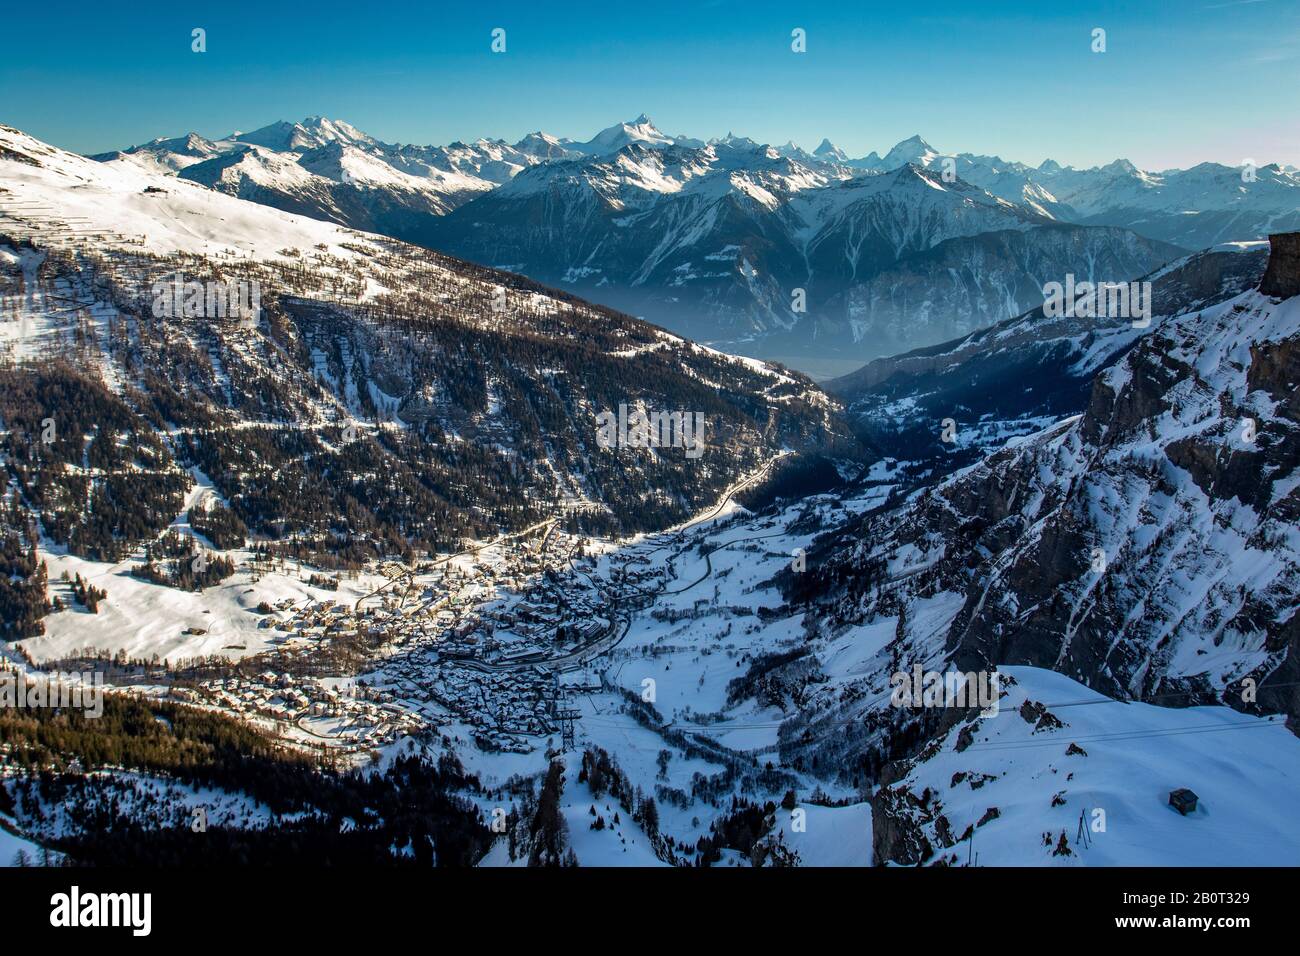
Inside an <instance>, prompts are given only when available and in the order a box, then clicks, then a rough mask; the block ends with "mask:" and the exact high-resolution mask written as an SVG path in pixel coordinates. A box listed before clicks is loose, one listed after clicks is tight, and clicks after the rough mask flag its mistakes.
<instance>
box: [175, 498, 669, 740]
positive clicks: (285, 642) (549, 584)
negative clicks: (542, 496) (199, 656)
mask: <svg viewBox="0 0 1300 956" xmlns="http://www.w3.org/2000/svg"><path fill="white" fill-rule="evenodd" d="M599 550H600V549H599V547H598V546H596V545H593V543H592V542H591V540H590V539H587V538H584V537H578V536H574V535H570V534H567V533H565V532H562V531H560V530H559V529H558V528H557V527H556V526H555V524H554V523H552V522H547V523H546V524H545V525H544V526H542V527H539V528H535V529H529V532H527V533H523V534H520V535H517V536H511V537H508V538H505V539H498V540H497V541H496V542H493V543H491V544H488V545H483V546H480V547H478V548H475V549H474V550H472V551H469V552H465V553H462V554H461V555H455V556H451V557H448V558H443V559H440V560H439V561H436V562H430V563H425V564H423V565H420V566H417V567H414V568H413V567H410V566H407V565H405V564H403V563H401V562H399V561H386V562H384V563H383V564H382V565H381V566H380V569H379V570H380V572H381V575H382V578H381V580H382V583H380V584H379V585H378V586H377V587H375V588H374V589H373V590H372V591H370V592H369V593H366V594H363V595H362V596H360V597H358V598H356V599H354V600H337V599H333V598H325V599H321V600H312V599H308V600H297V601H295V600H294V599H292V598H282V599H280V600H278V601H276V602H274V603H267V602H263V603H262V604H260V605H259V606H258V607H257V608H256V609H249V611H248V612H247V613H253V614H257V615H259V617H260V619H259V620H258V622H257V625H256V627H257V629H258V631H260V632H264V633H265V638H266V643H267V644H268V645H269V647H268V650H266V651H263V652H262V653H259V654H258V655H256V656H255V657H252V658H247V659H245V660H244V661H243V662H242V665H243V666H238V667H234V668H231V669H229V670H232V671H233V673H223V674H221V675H219V676H203V677H198V676H197V674H196V675H195V678H193V679H186V678H185V677H184V676H182V677H180V678H179V679H177V680H175V681H174V683H173V684H172V685H171V686H169V687H167V688H166V690H165V691H164V693H165V695H166V696H170V697H172V698H174V699H178V700H182V701H185V702H187V703H194V704H202V705H206V706H212V707H216V708H219V709H221V710H224V711H228V712H230V713H232V714H235V715H238V716H240V717H243V718H247V719H257V720H261V721H269V722H270V723H271V724H272V725H273V726H275V727H276V729H277V730H279V731H280V732H281V733H282V734H283V735H284V736H285V737H286V738H287V739H289V740H293V741H295V742H298V743H301V744H305V745H309V746H322V747H325V748H330V749H337V750H339V751H341V752H343V753H360V752H367V751H375V750H378V749H380V748H383V747H385V746H387V745H390V744H393V743H395V742H398V741H400V740H401V739H402V738H404V737H408V736H417V737H418V736H419V735H421V733H422V732H427V731H429V730H431V729H432V728H437V727H440V726H444V725H448V724H459V725H463V726H464V727H465V728H468V729H469V732H470V735H471V737H472V739H473V741H474V743H475V744H477V746H478V747H479V749H481V750H484V751H488V752H513V753H530V752H532V751H534V750H536V749H538V748H539V746H540V747H545V746H546V745H547V742H548V741H549V740H550V739H551V738H554V739H555V741H556V742H558V741H559V739H560V735H561V733H562V729H563V728H562V726H561V724H562V719H561V716H560V715H561V714H562V712H563V711H564V710H565V703H564V701H565V696H566V694H569V693H571V692H572V691H573V690H574V689H577V688H584V687H585V688H587V689H593V687H598V686H599V680H600V678H599V676H598V673H597V672H595V671H593V669H592V667H591V666H589V665H590V664H591V662H592V661H593V660H594V659H595V658H598V657H600V656H601V655H603V654H605V653H606V652H608V651H609V650H610V649H612V648H613V647H614V646H615V645H616V644H617V643H618V641H619V640H620V639H621V638H622V636H623V635H624V634H625V633H626V628H627V626H628V622H629V615H630V613H631V612H632V611H634V610H636V609H638V608H641V607H645V606H647V605H648V604H649V603H652V602H653V599H654V598H653V595H654V593H655V592H656V591H657V590H659V589H662V588H663V587H664V586H665V584H666V580H667V575H668V574H669V573H670V572H668V571H667V570H666V566H664V565H659V564H657V565H653V566H652V565H651V561H650V558H649V557H648V556H646V554H643V553H640V551H641V550H643V549H633V550H632V551H630V552H606V553H604V554H600V553H598V552H599ZM314 580H317V581H322V580H328V579H322V578H320V577H316V578H314ZM350 648H357V649H362V648H364V649H365V650H364V657H363V659H361V660H359V661H357V664H358V666H355V667H354V668H350V669H353V670H355V673H352V674H337V673H328V674H326V673H321V672H322V671H326V670H343V669H345V668H331V667H330V666H329V664H330V663H338V662H339V661H342V660H354V661H356V660H357V659H356V658H355V657H353V656H352V655H350V654H349V653H348V650H349V649H350ZM254 662H256V664H257V667H256V668H254V667H252V666H250V665H252V664H253V663H254ZM179 673H180V674H181V675H184V674H185V671H183V670H182V671H180V672H179ZM155 690H156V688H155Z"/></svg>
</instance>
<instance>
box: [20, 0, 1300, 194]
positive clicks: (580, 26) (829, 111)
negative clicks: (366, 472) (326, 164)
mask: <svg viewBox="0 0 1300 956" xmlns="http://www.w3.org/2000/svg"><path fill="white" fill-rule="evenodd" d="M194 27H202V28H204V29H205V30H206V31H207V46H208V49H207V52H206V53H202V54H196V53H193V52H191V50H190V42H191V41H190V31H191V30H192V29H193V28H194ZM496 27H501V28H504V29H505V30H506V52H505V53H504V54H494V53H492V52H491V49H490V44H491V31H492V30H493V29H494V28H496ZM796 27H799V28H802V29H804V30H806V31H807V52H806V53H802V54H796V53H793V52H792V51H791V49H790V43H791V40H790V32H791V30H792V29H794V28H796ZM1095 27H1101V28H1104V29H1105V30H1106V41H1107V50H1106V52H1105V53H1093V52H1092V51H1091V43H1092V37H1091V33H1092V30H1093V28H1095ZM1298 80H1300V0H1235V2H1234V0H1130V2H1094V3H1076V2H1071V0H1056V2H1053V0H1043V2H1028V0H1018V2H1002V3H978V2H975V0H966V2H950V0H928V2H925V3H922V4H915V5H912V4H908V3H906V2H897V0H894V2H890V3H877V2H874V0H857V2H846V3H839V2H822V3H816V4H799V3H790V2H786V3H774V2H765V0H746V2H730V0H713V2H709V0H704V2H696V3H676V2H664V3H657V4H628V3H623V2H617V0H616V2H612V3H611V2H607V3H601V4H597V3H586V2H567V3H565V2H558V0H541V2H537V0H533V2H529V3H493V2H473V3H464V2H461V3H456V4H445V3H440V2H426V3H405V2H385V0H380V2H372V3H363V2H356V0H354V2H350V3H340V2H333V0H318V2H313V3H310V4H292V5H290V4H284V5H283V6H281V5H279V4H276V3H273V2H264V3H257V4H252V3H243V2H236V0H229V2H223V3H211V4H209V3H184V4H180V3H167V4H163V3H151V2H148V0H145V2H137V3H131V2H128V3H105V2H96V3H83V2H81V0H68V2H60V0H56V2H54V3H49V2H45V3H42V2H20V3H14V4H11V5H9V6H8V8H7V9H6V11H5V14H4V21H3V32H0V122H3V123H6V124H9V125H13V126H17V127H19V128H20V129H24V130H26V131H28V132H30V133H32V134H33V135H35V136H38V137H40V138H42V139H45V140H47V141H50V142H52V143H55V144H56V145H59V146H63V147H65V148H69V149H74V150H77V151H80V152H96V151H102V150H107V149H111V148H115V147H119V146H125V145H128V144H132V143H138V142H142V141H145V140H148V139H151V138H153V137H155V136H161V135H167V136H171V135H178V134H181V133H184V132H188V131H190V130H194V131H196V132H199V133H201V134H203V135H205V136H213V137H215V136H220V135H224V134H226V133H229V132H231V131H232V130H235V129H243V130H248V129H253V128H255V127H257V126H262V125H265V124H266V123H269V122H271V121H273V120H276V119H301V118H302V117H304V116H308V115H318V114H319V115H325V116H330V117H336V118H341V119H345V120H347V121H349V122H351V123H353V124H354V125H356V126H358V127H360V128H361V129H363V130H365V131H366V132H369V133H371V134H372V135H374V136H377V137H379V138H380V139H384V140H388V141H392V142H415V143H421V144H424V143H446V142H449V141H451V140H454V139H465V140H470V139H475V138H478V137H479V136H488V137H493V138H495V137H502V138H505V139H507V140H510V141H511V142H513V141H515V140H516V139H518V138H519V137H520V136H522V135H523V134H525V133H527V132H531V131H532V130H535V129H538V128H541V129H545V130H546V131H548V132H551V133H554V134H556V135H560V136H570V137H573V138H575V139H587V138H589V137H590V136H591V135H592V134H594V133H595V132H596V131H597V130H599V129H601V128H603V127H605V126H609V125H611V124H612V123H614V122H616V121H618V120H623V119H630V118H632V117H634V116H636V115H637V114H638V113H642V112H645V113H647V114H649V115H650V117H651V118H652V119H654V121H655V122H656V124H657V125H658V126H659V127H660V128H661V129H663V130H664V131H665V132H667V133H670V134H677V133H686V134H689V135H692V136H698V137H701V138H708V137H711V136H720V135H723V134H725V133H727V132H728V131H733V132H736V133H737V134H742V135H747V136H751V137H753V138H754V139H757V140H759V141H760V142H772V143H783V142H785V141H786V140H787V139H793V140H794V141H795V142H797V143H799V144H800V145H802V146H804V147H805V148H808V149H811V148H813V147H815V146H816V145H817V144H818V143H819V142H820V141H821V139H822V137H823V136H826V137H829V138H830V139H831V140H832V141H833V142H835V143H836V144H837V145H839V146H841V147H843V148H844V149H846V150H847V151H848V152H849V153H850V154H851V155H853V156H861V155H864V154H865V153H867V152H869V151H870V150H872V149H875V150H878V151H880V152H882V153H883V152H884V150H886V149H888V148H889V147H890V146H892V145H893V144H894V143H895V142H897V141H898V140H901V139H904V138H906V137H907V136H910V135H912V134H913V133H920V134H921V135H922V136H924V137H925V138H926V139H927V140H928V141H929V142H930V143H932V144H933V145H934V146H935V147H937V148H939V149H942V150H959V151H971V152H979V153H996V154H999V155H1002V156H1004V157H1006V158H1010V159H1019V160H1022V161H1026V162H1033V163H1037V162H1039V161H1041V160H1042V159H1044V158H1046V157H1049V156H1050V157H1051V158H1053V159H1056V160H1058V161H1061V162H1066V163H1072V164H1074V165H1093V164H1096V163H1104V162H1109V161H1110V160H1112V159H1114V158H1116V157H1117V156H1123V157H1126V158H1129V159H1132V160H1133V161H1134V162H1136V163H1138V165H1140V166H1143V167H1146V168H1165V167H1169V166H1175V165H1178V166H1183V165H1189V164H1191V163H1195V162H1199V161H1202V160H1216V161H1220V162H1226V163H1239V162H1241V161H1242V160H1243V159H1246V158H1249V159H1252V160H1255V161H1256V162H1270V161H1282V162H1290V163H1294V164H1298V165H1300V123H1297V119H1298V118H1300V111H1298V110H1297V106H1298V105H1300V82H1298Z"/></svg>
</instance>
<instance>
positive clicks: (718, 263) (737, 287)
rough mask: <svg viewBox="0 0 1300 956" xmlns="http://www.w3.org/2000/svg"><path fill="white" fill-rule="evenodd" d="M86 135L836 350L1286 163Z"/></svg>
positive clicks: (218, 183) (1207, 214)
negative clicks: (123, 141)
mask: <svg viewBox="0 0 1300 956" xmlns="http://www.w3.org/2000/svg"><path fill="white" fill-rule="evenodd" d="M94 158H95V159H98V160H101V161H103V162H107V163H112V164H130V165H137V166H143V167H145V168H147V169H149V170H152V171H156V172H162V173H165V174H170V175H175V176H177V177H178V178H182V179H188V180H190V181H193V182H197V183H200V184H202V185H205V186H208V187H209V188H212V189H215V190H218V191H221V192H225V193H227V194H229V195H234V196H238V197H240V198H245V199H250V200H253V201H255V202H259V203H262V204H265V205H271V206H274V207H276V208H280V209H284V210H286V211H291V212H295V213H299V214H301V215H306V216H310V217H313V218H317V219H322V220H325V221H330V222H335V223H339V224H342V225H348V226H351V227H353V228H358V229H364V230H367V231H375V232H379V233H382V234H385V235H389V236H393V237H395V238H399V239H402V240H403V241H407V242H411V243H415V244H419V245H424V246H426V247H429V248H433V249H437V250H439V251H443V252H446V253H449V254H451V255H455V256H458V257H461V258H466V259H469V260H472V261H475V262H478V263H481V264H483V265H488V266H492V267H495V268H499V269H503V270H506V271H512V272H519V273H522V274H524V275H527V276H529V277H530V278H533V279H535V280H537V281H541V282H544V283H547V284H550V285H554V286H556V287H559V288H564V289H567V290H570V291H572V292H574V293H576V294H580V295H583V296H585V297H587V298H590V299H592V300H594V301H599V302H602V303H605V304H608V305H612V306H614V307H617V308H620V309H622V310H625V311H629V312H631V313H633V314H637V315H641V316H644V317H645V318H648V319H650V320H651V321H654V322H657V323H659V324H661V325H663V326H665V327H666V328H669V329H670V330H672V331H674V332H676V333H678V334H681V335H684V336H686V337H689V338H693V339H697V340H700V341H703V342H706V343H708V344H711V345H713V346H715V347H719V348H722V349H724V350H728V351H734V352H742V353H744V354H751V355H756V356H760V357H770V358H779V359H781V360H783V361H785V362H786V363H787V364H790V365H793V366H794V367H800V368H805V369H807V370H809V371H814V372H828V371H838V372H847V371H850V370H851V369H852V368H855V367H856V366H857V365H860V364H862V363H863V362H866V361H868V360H870V359H873V358H877V357H880V356H883V355H888V354H893V353H897V352H902V351H906V350H908V349H911V348H916V347H920V346H926V345H931V344H936V343H939V342H942V341H946V340H948V339H951V338H954V337H956V336H959V335H963V334H966V333H968V332H972V331H974V330H975V329H977V328H981V327H984V326H987V325H991V324H994V323H996V322H998V321H1001V320H1003V319H1006V318H1010V317H1012V316H1015V315H1018V314H1020V313H1022V312H1024V311H1026V310H1028V309H1031V308H1033V307H1034V306H1036V305H1037V304H1038V303H1039V301H1040V300H1041V299H1042V288H1043V286H1044V284H1045V283H1047V282H1049V281H1061V280H1062V279H1063V277H1064V276H1065V275H1066V274H1073V275H1074V276H1075V277H1076V278H1077V280H1078V281H1126V280H1129V279H1133V278H1136V277H1138V276H1141V275H1143V274H1146V273H1148V272H1151V271H1152V270H1154V269H1156V268H1158V267H1159V266H1161V265H1163V264H1164V263H1166V262H1169V261H1171V260H1173V259H1176V258H1178V257H1180V256H1181V255H1184V254H1185V253H1187V252H1189V251H1192V250H1196V249H1200V248H1205V247H1208V246H1211V245H1214V244H1216V243H1220V242H1226V241H1242V240H1252V239H1260V238H1263V237H1264V236H1265V235H1266V234H1268V233H1269V232H1276V231H1284V230H1286V229H1291V228H1296V227H1297V226H1300V192H1297V191H1296V187H1297V186H1300V173H1298V172H1297V170H1296V169H1295V168H1294V167H1291V166H1285V165H1278V164H1273V165H1263V166H1260V167H1258V168H1254V167H1251V168H1250V169H1243V168H1236V167H1229V166H1222V165H1218V164H1213V163H1202V164H1200V165H1198V166H1195V167H1192V168H1190V169H1187V170H1164V171H1144V170H1140V169H1138V168H1137V167H1136V166H1134V165H1133V164H1132V163H1129V162H1128V161H1126V160H1116V161H1115V162H1113V163H1110V164H1108V165H1105V166H1101V167H1096V168H1092V169H1074V168H1072V167H1069V166H1062V165H1060V164H1058V163H1056V162H1054V161H1051V160H1047V161H1044V162H1043V163H1041V164H1039V165H1038V166H1037V167H1031V166H1028V165H1025V164H1023V163H1017V162H1011V161H1005V160H1003V159H1001V158H999V157H996V156H983V155H976V154H971V153H953V154H949V153H942V152H940V151H939V150H936V149H935V148H933V147H931V146H930V145H929V144H928V143H926V142H925V140H923V139H921V138H920V137H919V136H914V137H911V138H909V139H907V140H904V141H903V142H900V143H898V144H896V145H895V146H894V147H892V148H891V149H889V150H887V151H886V152H885V154H884V155H883V156H880V155H879V154H877V153H874V152H873V153H871V154H869V155H867V156H865V157H861V158H857V159H853V158H850V157H849V156H848V155H847V154H845V153H844V151H842V150H840V149H838V148H836V147H835V146H834V145H833V144H831V143H830V142H829V141H823V142H822V143H821V144H820V145H819V146H818V147H817V148H816V149H815V150H813V151H812V152H807V151H806V150H804V149H802V148H800V147H798V146H795V145H794V144H793V143H787V144H785V145H784V146H779V147H773V146H769V145H765V144H759V143H756V142H754V141H752V140H749V139H746V138H744V137H739V136H736V135H733V134H730V133H729V134H728V135H727V136H725V137H721V138H715V139H712V140H709V141H707V142H706V141H702V140H699V139H692V138H690V137H687V136H669V135H666V134H664V133H662V132H661V131H660V130H659V129H658V128H657V127H656V126H655V125H654V123H653V122H652V121H651V120H650V119H649V118H648V117H646V116H644V115H642V116H638V117H637V118H635V119H634V120H630V121H628V122H624V123H618V124H615V125H614V126H611V127H609V128H608V129H605V130H602V131H601V132H599V133H597V134H596V135H595V136H593V137H592V138H591V139H590V140H587V141H585V142H575V141H573V140H569V139H563V138H558V137H555V136H551V135H548V134H545V133H542V132H540V131H539V132H535V133H532V134H530V135H528V136H526V137H524V138H523V139H521V140H520V141H519V142H517V143H515V144H513V145H511V144H509V143H506V142H504V141H502V140H488V139H480V140H477V141H475V142H473V143H468V144H467V143H460V142H456V143H452V144H449V145H447V146H411V145H396V144H390V143H384V142H381V141H379V140H377V139H375V138H374V137H371V136H369V135H367V134H365V133H363V132H361V131H360V130H358V129H356V128H355V127H353V126H350V125H349V124H347V123H344V122H341V121H338V120H329V119H325V118H322V117H312V118H309V119H307V120H304V121H303V122H301V123H289V122H278V123H273V124H271V125H269V126H266V127H263V128H261V129H258V130H255V131H253V132H251V133H232V134H230V135H229V136H226V137H224V138H222V139H219V140H209V139H206V138H204V137H201V136H198V135H197V134H193V133H191V134H189V135H187V136H182V137H177V138H171V139H158V140H154V141H152V142H150V143H146V144H143V145H139V146H133V147H130V148H128V149H124V150H122V151H118V152H113V153H106V154H100V155H97V156H95V157H94Z"/></svg>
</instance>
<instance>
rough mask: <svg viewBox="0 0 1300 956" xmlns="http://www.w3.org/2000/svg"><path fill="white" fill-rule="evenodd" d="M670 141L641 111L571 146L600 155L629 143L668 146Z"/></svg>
mask: <svg viewBox="0 0 1300 956" xmlns="http://www.w3.org/2000/svg"><path fill="white" fill-rule="evenodd" d="M672 142H673V138H672V137H671V136H667V135H665V134H664V133H661V132H660V131H659V130H658V129H657V128H656V127H655V125H654V123H653V122H651V120H650V118H649V117H648V116H646V115H645V114H644V113H642V114H641V115H640V116H638V117H637V118H636V119H634V120H630V121H628V122H625V123H615V124H614V125H613V126H610V127H609V128H608V129H603V130H601V131H600V132H599V133H597V134H596V135H595V136H593V137H592V138H591V139H589V140H588V141H587V142H585V143H580V144H575V145H574V147H573V148H574V149H575V150H577V151H578V152H581V153H586V154H588V155H601V154H604V153H614V152H617V151H618V150H620V149H622V148H623V147H624V146H627V145H628V144H629V143H646V144H649V145H656V146H669V145H671V144H672Z"/></svg>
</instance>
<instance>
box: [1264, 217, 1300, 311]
mask: <svg viewBox="0 0 1300 956" xmlns="http://www.w3.org/2000/svg"><path fill="white" fill-rule="evenodd" d="M1268 243H1269V257H1268V272H1267V273H1265V275H1264V281H1263V282H1262V283H1260V286H1259V291H1260V292H1262V293H1264V294H1265V295H1274V296H1278V297H1279V298H1283V299H1289V298H1290V297H1291V296H1293V295H1300V232H1278V233H1274V234H1273V235H1271V236H1269V237H1268Z"/></svg>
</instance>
